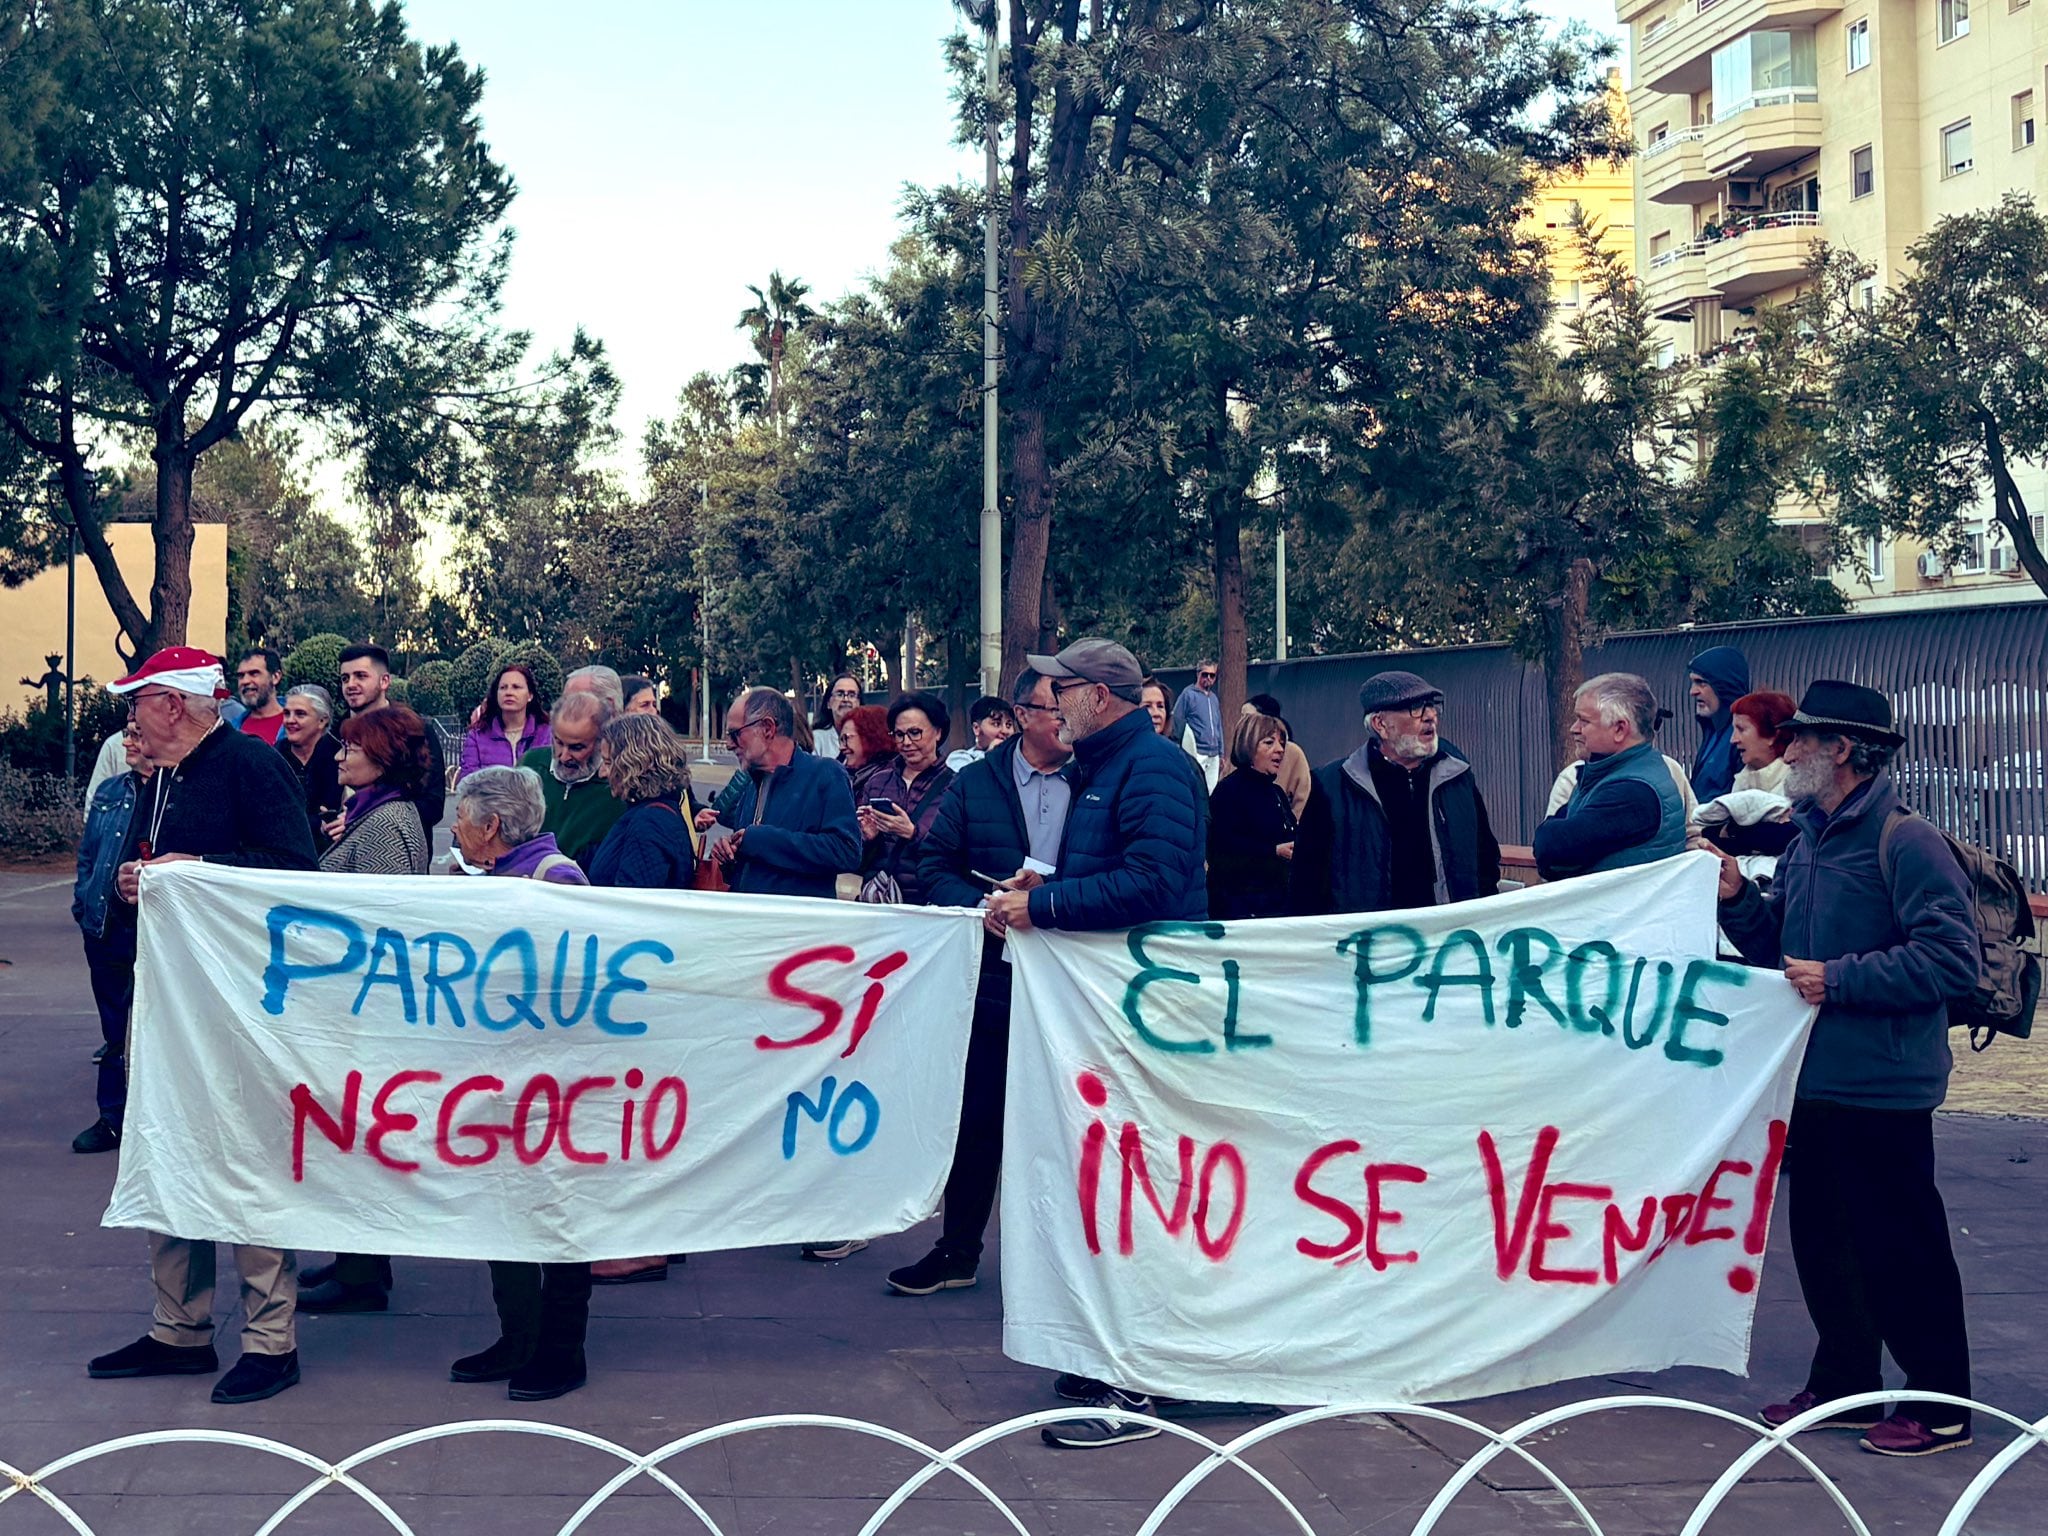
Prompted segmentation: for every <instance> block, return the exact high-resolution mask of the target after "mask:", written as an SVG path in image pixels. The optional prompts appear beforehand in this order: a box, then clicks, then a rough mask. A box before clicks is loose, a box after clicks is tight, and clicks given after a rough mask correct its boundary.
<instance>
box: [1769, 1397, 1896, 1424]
mask: <svg viewBox="0 0 2048 1536" xmlns="http://www.w3.org/2000/svg"><path fill="white" fill-rule="evenodd" d="M1821 1401H1822V1399H1821V1398H1820V1397H1818V1396H1817V1395H1815V1394H1814V1393H1812V1392H1807V1391H1804V1390H1801V1391H1798V1392H1794V1393H1793V1394H1792V1401H1790V1402H1789V1403H1766V1404H1764V1406H1763V1407H1761V1408H1759V1409H1758V1410H1757V1413H1756V1416H1757V1417H1758V1418H1759V1419H1761V1420H1763V1422H1764V1424H1765V1426H1766V1427H1767V1428H1770V1429H1776V1428H1778V1427H1779V1426H1780V1425H1783V1424H1789V1423H1790V1422H1791V1421H1792V1420H1794V1419H1796V1418H1798V1417H1799V1415H1800V1414H1802V1413H1805V1412H1806V1411H1807V1410H1808V1409H1810V1408H1818V1407H1819V1406H1820V1405H1821ZM1883 1417H1884V1415H1883V1413H1881V1412H1880V1411H1879V1410H1878V1407H1877V1405H1876V1404H1875V1403H1872V1404H1870V1405H1869V1406H1867V1407H1863V1408H1844V1409H1843V1410H1842V1411H1841V1412H1840V1413H1834V1414H1830V1415H1828V1417H1826V1418H1824V1419H1821V1420H1819V1421H1818V1422H1816V1423H1813V1424H1809V1425H1807V1426H1806V1427H1807V1428H1808V1429H1868V1428H1870V1427H1871V1426H1872V1425H1873V1424H1875V1423H1877V1421H1878V1420H1879V1419H1881V1418H1883Z"/></svg>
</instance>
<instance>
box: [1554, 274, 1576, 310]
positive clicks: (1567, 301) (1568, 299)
mask: <svg viewBox="0 0 2048 1536" xmlns="http://www.w3.org/2000/svg"><path fill="white" fill-rule="evenodd" d="M1557 302H1558V303H1559V305H1561V306H1562V307H1563V308H1565V309H1577V308H1578V307H1579V280H1578V279H1577V278H1576V277H1575V278H1573V279H1572V280H1571V281H1570V282H1568V283H1566V284H1565V285H1564V292H1563V293H1562V294H1561V295H1559V297H1558V301H1557Z"/></svg>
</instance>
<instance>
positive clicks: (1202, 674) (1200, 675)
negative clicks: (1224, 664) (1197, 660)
mask: <svg viewBox="0 0 2048 1536" xmlns="http://www.w3.org/2000/svg"><path fill="white" fill-rule="evenodd" d="M1215 675H1216V674H1215V673H1214V672H1197V673H1196V674H1195V680H1196V681H1197V682H1199V681H1200V680H1201V679H1203V678H1205V677H1210V678H1213V677H1214V676H1215Z"/></svg>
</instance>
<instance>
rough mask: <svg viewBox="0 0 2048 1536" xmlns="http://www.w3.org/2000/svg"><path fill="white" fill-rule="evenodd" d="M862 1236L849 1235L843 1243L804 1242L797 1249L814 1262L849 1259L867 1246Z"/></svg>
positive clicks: (828, 1262) (826, 1262) (866, 1241)
mask: <svg viewBox="0 0 2048 1536" xmlns="http://www.w3.org/2000/svg"><path fill="white" fill-rule="evenodd" d="M867 1245H868V1240H867V1239H866V1238H864V1237H849V1238H848V1239H846V1241H845V1242H843V1243H805V1244H804V1245H803V1247H802V1248H800V1249H798V1250H797V1251H798V1252H799V1253H800V1254H802V1255H803V1257H805V1258H807V1259H809V1260H811V1262H812V1263H814V1264H830V1263H831V1262H832V1261H833V1260H835V1259H850V1258H852V1257H853V1256H854V1255H855V1254H856V1253H859V1252H860V1251H861V1249H863V1248H865V1247H867Z"/></svg>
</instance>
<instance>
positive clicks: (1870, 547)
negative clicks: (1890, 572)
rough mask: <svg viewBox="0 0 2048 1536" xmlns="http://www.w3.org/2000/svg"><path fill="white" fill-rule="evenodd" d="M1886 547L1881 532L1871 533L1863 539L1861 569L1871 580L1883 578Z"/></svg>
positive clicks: (1875, 580)
mask: <svg viewBox="0 0 2048 1536" xmlns="http://www.w3.org/2000/svg"><path fill="white" fill-rule="evenodd" d="M1887 549H1888V546H1887V545H1886V544H1885V541H1884V535H1883V534H1881V533H1873V534H1871V535H1870V536H1869V537H1868V538H1866V539H1865V540H1864V541H1863V569H1864V570H1865V571H1866V572H1868V573H1869V576H1870V579H1871V580H1872V581H1873V582H1879V581H1883V580H1884V573H1885V554H1886V551H1887Z"/></svg>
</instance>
